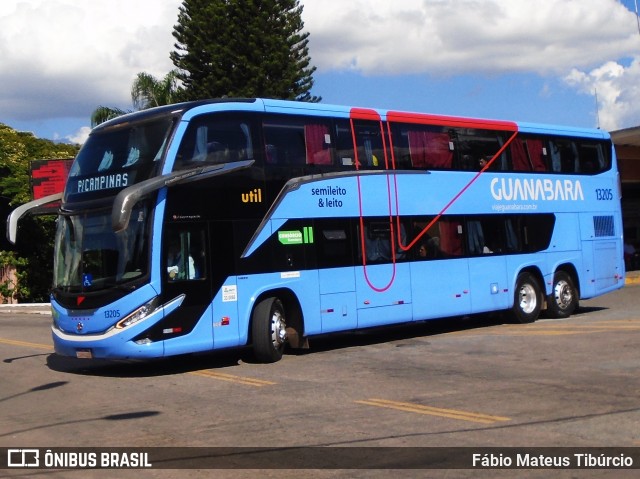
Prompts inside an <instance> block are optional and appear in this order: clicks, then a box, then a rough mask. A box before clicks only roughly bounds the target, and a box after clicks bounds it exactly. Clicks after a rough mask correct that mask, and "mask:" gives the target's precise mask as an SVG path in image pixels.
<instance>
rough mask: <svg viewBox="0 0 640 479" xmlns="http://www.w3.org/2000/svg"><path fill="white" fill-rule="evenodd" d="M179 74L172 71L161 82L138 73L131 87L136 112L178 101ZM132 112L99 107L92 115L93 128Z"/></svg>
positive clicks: (148, 75)
mask: <svg viewBox="0 0 640 479" xmlns="http://www.w3.org/2000/svg"><path fill="white" fill-rule="evenodd" d="M177 73H178V72H177V70H171V71H170V72H169V73H167V74H166V75H165V76H164V78H162V79H160V80H159V79H157V78H156V77H154V76H153V75H150V74H149V73H145V72H141V73H138V75H137V76H136V79H135V80H134V81H133V85H132V86H131V102H132V103H133V106H134V108H135V109H136V110H146V109H147V108H153V107H154V106H161V105H168V104H170V103H173V102H174V101H176V99H177V96H178V94H179V92H180V87H179V86H178V77H177ZM132 111H133V110H128V111H125V110H121V109H120V108H111V107H107V106H99V107H98V108H96V109H95V110H94V112H93V113H92V114H91V126H92V127H94V126H97V125H99V124H100V123H104V122H105V121H107V120H111V119H112V118H116V117H118V116H121V115H124V114H126V113H131V112H132Z"/></svg>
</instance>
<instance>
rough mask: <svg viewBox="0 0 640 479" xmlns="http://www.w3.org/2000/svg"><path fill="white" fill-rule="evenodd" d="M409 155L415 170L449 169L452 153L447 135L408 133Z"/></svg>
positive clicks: (422, 132)
mask: <svg viewBox="0 0 640 479" xmlns="http://www.w3.org/2000/svg"><path fill="white" fill-rule="evenodd" d="M408 136H409V153H410V154H411V165H412V166H413V167H415V168H451V163H452V160H453V152H452V151H451V150H450V149H449V134H448V133H436V132H432V131H409V135H408Z"/></svg>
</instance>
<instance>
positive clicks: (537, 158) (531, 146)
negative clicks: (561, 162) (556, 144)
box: [526, 139, 547, 171]
mask: <svg viewBox="0 0 640 479" xmlns="http://www.w3.org/2000/svg"><path fill="white" fill-rule="evenodd" d="M526 146H527V150H529V157H531V164H532V165H533V171H547V165H546V162H545V161H544V156H543V155H542V140H531V139H529V140H527V144H526Z"/></svg>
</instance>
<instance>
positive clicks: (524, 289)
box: [511, 271, 543, 323]
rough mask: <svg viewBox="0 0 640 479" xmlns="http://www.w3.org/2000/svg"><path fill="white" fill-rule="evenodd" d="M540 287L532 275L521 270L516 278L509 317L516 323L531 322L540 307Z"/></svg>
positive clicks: (537, 314)
mask: <svg viewBox="0 0 640 479" xmlns="http://www.w3.org/2000/svg"><path fill="white" fill-rule="evenodd" d="M542 298H543V295H542V289H541V288H540V283H539V282H538V280H537V279H536V277H535V276H534V275H532V274H531V273H528V272H526V271H525V272H522V273H520V274H519V275H518V279H517V280H516V290H515V295H514V300H513V308H512V309H511V317H512V318H513V320H514V321H515V322H517V323H533V322H534V321H535V320H537V319H538V316H539V315H540V310H541V309H542Z"/></svg>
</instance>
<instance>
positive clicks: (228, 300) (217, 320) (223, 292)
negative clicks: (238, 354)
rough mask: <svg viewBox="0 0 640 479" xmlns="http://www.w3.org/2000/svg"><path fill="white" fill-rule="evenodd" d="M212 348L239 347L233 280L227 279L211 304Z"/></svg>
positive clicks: (236, 306) (236, 288)
mask: <svg viewBox="0 0 640 479" xmlns="http://www.w3.org/2000/svg"><path fill="white" fill-rule="evenodd" d="M212 318H213V325H212V326H213V348H214V349H220V348H229V347H233V346H240V345H241V343H240V320H239V319H238V318H239V316H238V286H237V284H236V279H235V278H228V279H227V281H225V283H224V285H222V288H221V289H220V291H218V293H217V294H216V296H215V298H214V299H213V304H212Z"/></svg>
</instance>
